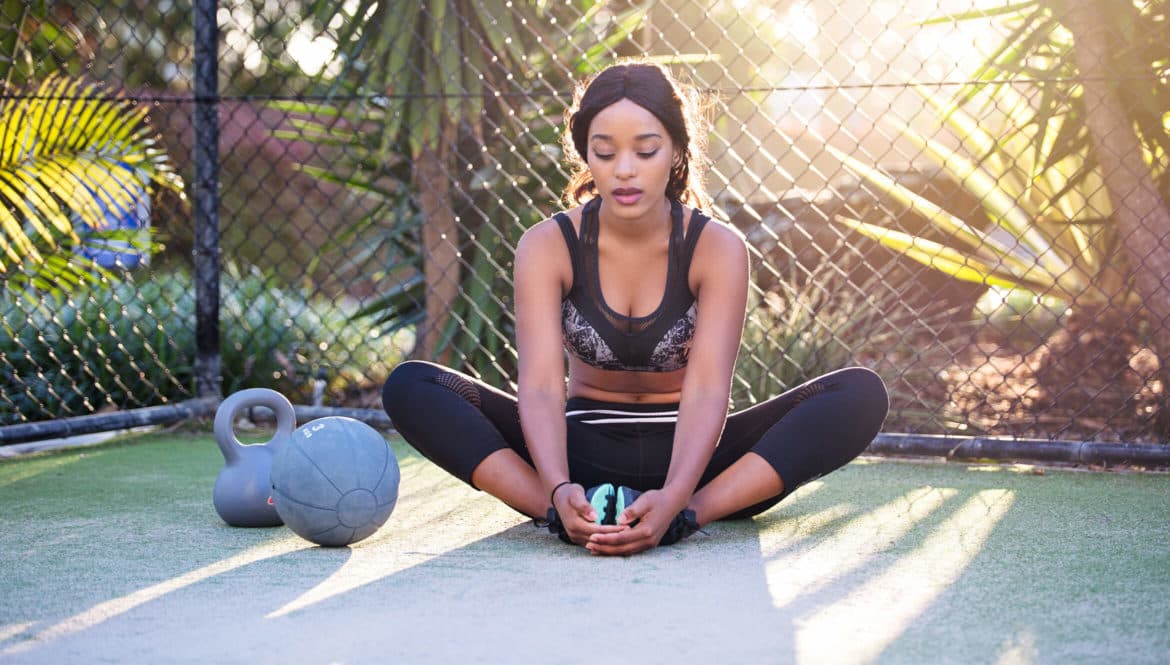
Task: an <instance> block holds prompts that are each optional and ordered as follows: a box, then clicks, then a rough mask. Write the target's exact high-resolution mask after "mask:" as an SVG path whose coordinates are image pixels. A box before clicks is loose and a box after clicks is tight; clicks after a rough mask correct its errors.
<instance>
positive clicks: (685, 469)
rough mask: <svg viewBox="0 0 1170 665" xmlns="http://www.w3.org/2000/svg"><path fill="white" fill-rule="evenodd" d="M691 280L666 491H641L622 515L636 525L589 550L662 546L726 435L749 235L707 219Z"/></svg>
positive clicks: (745, 285)
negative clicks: (686, 352) (692, 305)
mask: <svg viewBox="0 0 1170 665" xmlns="http://www.w3.org/2000/svg"><path fill="white" fill-rule="evenodd" d="M690 277H691V288H692V290H693V291H694V292H695V296H696V299H697V301H698V319H697V321H696V323H695V336H694V340H693V341H692V344H691V351H690V357H689V359H688V362H687V369H686V374H685V376H684V378H683V385H682V395H681V397H680V400H679V416H678V424H677V426H676V428H675V434H674V444H673V449H672V454H671V459H670V467H669V469H668V470H667V474H666V483H665V484H664V485H663V487H662V489H661V490H651V491H648V492H643V493H642V495H641V496H640V497H638V500H637V501H635V502H634V504H633V505H632V506H630V507H629V508H627V509H626V511H625V512H624V513H622V515H621V516H620V517H619V524H629V523H631V522H633V521H635V520H638V525H637V526H636V527H634V528H630V529H627V530H626V531H624V532H621V533H617V534H613V535H604V536H599V537H595V538H594V539H593V542H591V543H590V544H589V547H590V549H591V550H592V551H594V552H596V553H598V554H634V553H636V552H640V551H642V550H645V549H648V548H650V547H653V546H655V545H657V544H658V541H659V540H661V539H662V534H663V533H665V531H666V528H667V527H668V526H669V525H670V522H671V520H673V519H674V518H675V516H676V515H678V513H679V511H681V510H682V509H683V508H685V507H686V505H687V503H688V502H689V501H690V499H691V495H692V494H694V492H695V487H696V486H697V485H698V483H699V478H700V477H701V476H702V474H703V470H704V469H706V467H707V464H708V463H709V462H710V461H711V455H712V453H713V452H714V450H715V446H716V444H717V443H718V441H719V436H720V435H721V434H722V432H723V425H724V423H725V422H726V419H727V406H728V398H729V396H730V394H731V379H732V374H733V373H734V371H735V357H736V354H737V353H738V352H739V344H740V338H741V336H742V335H743V324H744V317H745V316H746V312H747V288H748V255H747V247H746V245H745V244H744V241H743V239H742V238H741V237H740V236H739V234H738V233H737V232H735V231H734V230H733V229H731V228H729V227H727V226H725V225H723V224H718V223H714V222H711V223H708V224H707V227H706V228H705V229H704V230H703V235H701V236H700V240H699V243H698V245H697V247H696V248H695V254H694V258H693V259H692V262H691V274H690Z"/></svg>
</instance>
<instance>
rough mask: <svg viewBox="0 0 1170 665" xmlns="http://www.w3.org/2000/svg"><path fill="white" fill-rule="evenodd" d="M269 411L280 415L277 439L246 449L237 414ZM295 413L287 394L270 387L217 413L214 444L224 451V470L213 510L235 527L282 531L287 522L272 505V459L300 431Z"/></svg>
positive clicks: (244, 393)
mask: <svg viewBox="0 0 1170 665" xmlns="http://www.w3.org/2000/svg"><path fill="white" fill-rule="evenodd" d="M254 406H266V407H268V408H269V409H272V410H273V411H274V412H275V413H276V434H274V435H273V436H272V438H271V439H269V440H268V442H267V443H263V444H252V445H244V444H243V443H240V440H239V439H237V438H236V432H235V427H234V426H235V422H236V414H237V413H239V412H240V411H241V410H243V409H246V408H250V407H254ZM296 424H297V423H296V414H295V413H294V412H293V407H292V404H291V403H290V402H289V401H288V398H286V397H285V396H284V395H281V394H280V393H278V392H276V391H275V390H269V389H268V388H248V389H246V390H241V391H239V392H237V393H233V394H232V395H230V396H229V397H228V398H227V399H225V400H224V401H223V402H222V403H221V404H220V405H219V409H217V410H216V412H215V442H216V443H218V444H219V449H220V450H221V451H222V452H223V458H224V467H223V469H221V470H220V472H219V476H217V477H216V479H215V487H214V488H212V490H211V497H212V503H214V504H215V511H216V512H217V513H219V516H220V517H222V518H223V521H225V522H227V523H228V524H230V525H232V526H280V525H281V524H283V523H284V522H282V521H281V519H280V516H279V515H277V514H276V508H275V507H274V506H273V505H272V482H271V480H270V478H269V473H270V471H271V470H272V457H273V455H275V454H276V451H277V450H278V449H279V448H280V447H281V446H283V445H284V444H285V442H287V441H288V439H289V437H291V436H292V433H293V430H294V429H295V428H296Z"/></svg>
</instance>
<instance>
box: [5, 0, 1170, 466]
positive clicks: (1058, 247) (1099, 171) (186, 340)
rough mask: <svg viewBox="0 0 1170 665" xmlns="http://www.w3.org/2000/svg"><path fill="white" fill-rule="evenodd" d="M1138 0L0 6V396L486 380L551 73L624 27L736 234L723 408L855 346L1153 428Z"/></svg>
mask: <svg viewBox="0 0 1170 665" xmlns="http://www.w3.org/2000/svg"><path fill="white" fill-rule="evenodd" d="M1168 4H1170V3H1167V2H1164V1H1161V0H1132V1H1131V0H1120V1H1118V0H1112V1H1109V0H1073V1H1062V2H1055V1H1049V0H1035V1H1034V2H1023V3H1021V2H1011V3H1009V2H1006V1H1001V2H993V1H991V0H988V1H982V0H864V1H862V0H774V1H771V2H768V1H765V2H755V1H747V0H670V1H664V2H653V1H649V2H633V1H629V0H620V1H611V2H606V3H599V2H593V1H592V0H568V1H566V2H561V3H548V2H536V1H529V0H523V1H522V0H511V1H505V0H430V1H425V0H424V1H421V2H378V1H374V0H351V1H342V0H337V1H336V2H309V1H308V0H284V1H283V2H279V3H278V2H272V1H271V0H219V1H218V2H215V1H213V0H194V1H193V0H170V1H168V2H157V1H154V2H145V1H142V0H106V1H105V2H101V3H95V2H85V1H83V0H78V1H76V2H60V1H58V2H40V3H38V2H27V1H21V0H0V8H2V9H0V11H2V12H3V13H2V14H0V50H2V51H0V70H2V71H4V73H5V76H6V81H7V83H8V87H7V89H6V91H5V93H4V98H3V107H2V110H0V117H2V118H3V122H4V125H3V129H4V133H3V137H4V138H3V141H4V144H3V146H2V147H3V149H4V152H5V159H4V160H3V163H0V180H2V182H0V196H3V197H4V199H5V203H6V207H7V210H8V211H9V212H8V215H7V216H6V217H5V218H4V219H3V220H0V221H2V222H3V224H2V226H0V228H2V229H3V232H2V233H3V235H0V239H2V240H3V242H4V245H3V246H2V247H0V250H2V252H3V254H2V256H0V261H3V264H4V270H5V272H4V273H3V274H4V279H5V282H4V288H3V292H2V293H0V295H2V296H3V305H2V306H3V307H4V326H3V330H2V331H0V345H2V346H3V349H4V356H3V360H2V361H0V377H2V380H3V396H2V397H0V425H12V424H19V423H29V422H35V421H41V420H46V419H61V418H68V417H71V416H80V415H86V414H94V413H101V412H106V411H124V410H129V409H136V408H140V407H149V406H155V405H160V404H173V403H181V402H183V401H184V400H187V399H190V398H194V397H208V396H212V397H214V396H217V395H219V394H227V393H230V392H233V391H235V390H237V389H240V388H244V387H248V386H256V385H262V386H268V387H274V388H276V389H278V390H281V391H282V392H285V393H286V394H288V395H289V396H290V398H292V400H293V401H294V402H296V403H305V404H307V403H313V402H317V403H325V404H331V405H338V406H350V407H373V408H376V407H377V406H378V389H379V387H380V383H381V381H382V380H383V379H384V378H385V376H386V375H387V373H388V372H389V370H390V369H391V368H392V367H393V366H394V365H395V363H397V362H398V361H399V360H401V359H402V358H404V357H408V356H411V355H413V356H416V357H427V358H433V359H438V360H441V361H443V362H446V363H450V364H453V365H455V366H457V367H459V368H461V369H463V370H464V371H467V372H469V373H471V374H474V375H477V376H481V377H483V378H484V379H486V380H488V381H491V382H494V383H496V384H498V385H501V386H503V387H505V388H507V387H509V386H511V385H512V382H513V381H514V378H515V351H514V347H513V346H512V339H513V319H512V314H511V290H512V289H511V261H512V252H513V249H514V247H515V243H516V241H517V239H518V238H519V236H520V234H521V233H522V232H523V231H524V229H526V228H527V227H529V226H530V225H532V224H534V223H535V222H537V221H539V220H540V219H542V218H545V217H547V216H549V215H550V214H551V213H553V212H555V211H556V210H557V209H558V206H559V204H558V198H559V194H560V190H561V188H562V187H563V185H564V183H565V182H566V180H567V177H568V174H567V173H566V171H565V166H564V163H563V159H562V154H561V145H560V141H559V132H560V131H561V129H562V127H563V113H564V110H565V107H566V105H567V104H568V103H569V102H570V101H571V97H572V90H573V82H574V81H575V80H578V79H579V78H580V77H582V76H584V75H586V74H588V72H590V71H594V70H596V69H599V68H601V67H603V66H605V65H606V64H609V63H610V62H613V61H614V60H615V59H617V58H621V57H633V56H648V57H651V58H655V59H658V60H660V61H663V62H666V63H668V64H669V66H670V67H671V69H672V70H673V71H675V72H676V73H677V74H679V75H680V77H681V78H683V79H684V80H686V81H689V82H690V83H691V84H693V85H694V86H696V87H697V88H699V89H700V90H701V91H702V92H703V93H704V95H705V98H706V100H707V105H708V107H709V117H710V120H711V123H712V130H711V133H710V137H709V140H708V143H709V146H708V147H709V156H710V161H711V165H710V166H711V168H710V169H709V171H708V174H707V185H708V190H709V191H710V192H712V194H713V195H714V198H715V205H714V210H713V211H712V212H713V213H714V214H715V215H716V216H718V217H721V218H723V219H725V220H728V221H730V222H731V223H732V224H734V225H735V226H737V227H738V228H740V229H741V230H742V231H743V233H744V235H745V236H746V237H747V238H748V240H749V241H750V245H751V248H752V252H753V291H752V302H751V310H750V312H749V316H748V323H747V329H746V331H745V335H744V344H743V347H742V349H741V353H740V358H739V366H738V368H737V373H736V379H735V385H734V390H733V398H734V400H735V401H736V403H737V404H739V405H743V404H748V403H751V402H754V401H757V400H760V399H762V398H766V397H767V396H769V395H770V394H773V393H775V392H777V391H779V390H782V389H784V388H785V387H789V386H792V385H795V384H796V383H797V382H799V381H802V380H804V379H806V378H809V377H811V376H814V375H816V374H819V373H821V372H824V371H828V370H831V369H835V368H837V367H840V366H843V365H847V364H863V365H866V366H869V367H871V368H873V369H875V370H876V371H878V372H879V373H880V374H881V375H882V376H883V378H884V379H885V380H886V382H887V385H888V386H889V388H890V390H891V396H892V407H893V408H892V411H891V414H890V418H889V419H888V421H887V423H886V426H885V431H887V432H909V433H922V434H959V435H968V436H971V435H981V436H983V435H1005V436H1011V437H1018V438H1040V439H1052V438H1055V439H1073V440H1084V441H1129V442H1162V443H1165V442H1166V441H1167V440H1168V437H1167V433H1166V432H1167V427H1166V420H1167V409H1166V407H1165V399H1166V393H1165V375H1166V372H1167V370H1166V367H1165V365H1166V363H1165V361H1164V360H1160V358H1159V353H1158V350H1159V349H1161V350H1162V356H1161V358H1165V355H1166V352H1167V350H1168V349H1170V344H1168V341H1167V333H1166V330H1167V315H1168V314H1170V305H1168V303H1170V284H1168V283H1166V282H1165V281H1164V280H1165V275H1166V274H1167V272H1168V271H1167V268H1168V266H1167V264H1168V263H1170V251H1168V250H1170V240H1168V239H1167V234H1168V233H1170V212H1168V211H1167V210H1168V207H1170V168H1168V167H1170V80H1168V78H1167V77H1168V76H1170V71H1168V70H1167V69H1166V67H1167V65H1166V63H1167V62H1170V45H1168V44H1170V42H1167V40H1165V38H1164V37H1165V34H1164V33H1165V26H1166V24H1167V11H1168V7H1167V5H1168ZM199 17H202V19H201V20H200V18H199ZM200 40H202V41H200ZM213 43H214V44H216V45H217V46H216V47H215V48H213V47H212V44H213ZM200 49H203V51H202V52H203V54H204V57H203V58H202V59H200V58H199V57H197V55H198V52H199V51H200ZM210 54H216V57H215V58H214V59H213V58H211V57H210ZM199 63H205V64H206V65H207V66H205V67H204V68H203V70H202V71H201V70H200V64H199ZM46 82H50V83H51V85H50V83H46ZM92 84H100V85H101V87H100V88H90V87H85V86H90V85H92ZM70 85H75V86H81V87H68V86H70ZM82 100H88V101H90V102H93V103H95V104H97V103H104V104H107V105H113V106H114V107H115V111H116V113H115V114H114V115H116V116H117V115H119V114H120V115H121V116H122V117H123V119H124V123H123V124H125V125H127V126H138V125H136V124H135V123H136V122H137V120H136V119H133V118H131V119H129V120H125V118H128V117H129V116H131V115H133V114H134V113H135V112H136V111H145V112H146V113H147V114H148V116H149V128H150V130H149V132H148V134H147V136H148V137H151V138H148V139H143V141H144V145H137V144H133V142H132V141H129V140H128V139H125V134H126V132H123V133H117V132H114V133H113V134H110V135H109V136H107V134H103V133H102V132H101V131H99V130H102V129H103V127H100V126H97V125H96V124H95V123H91V122H89V121H88V118H89V116H88V115H86V113H90V112H91V111H87V110H86V109H85V108H80V107H82V106H84V105H82V104H80V102H81V101H82ZM201 119H202V120H201ZM110 122H111V123H114V121H113V120H111V121H110ZM54 123H62V125H63V126H73V127H80V128H81V129H80V130H78V131H76V132H74V134H70V136H75V138H74V139H71V140H68V141H66V140H58V141H57V142H56V143H53V149H52V150H50V149H47V148H46V149H45V150H42V151H39V152H38V150H37V149H35V147H33V146H32V144H36V143H37V141H38V140H40V141H42V142H45V143H49V141H48V139H45V138H40V139H34V140H32V141H31V142H30V141H26V142H25V143H22V142H21V140H22V139H20V138H19V137H21V136H24V137H26V138H27V137H28V136H31V135H32V134H33V133H36V132H42V130H43V132H49V133H48V134H43V133H38V134H36V135H37V136H38V137H42V136H50V135H55V133H66V130H65V129H62V128H58V129H54V127H56V125H54ZM87 123H88V124H87ZM114 126H121V125H117V124H116V123H115V125H114ZM34 129H35V131H34ZM127 131H129V130H127ZM216 137H218V138H216ZM151 139H153V140H154V143H151ZM128 143H129V144H132V145H131V147H127V144H128ZM38 145H39V144H38ZM152 150H153V152H152ZM118 151H123V152H118ZM142 155H146V157H142ZM71 169H72V170H71ZM28 183H40V187H39V188H38V187H33V186H32V185H30V184H28ZM42 190H43V191H44V192H45V193H44V194H42ZM62 220H65V221H64V222H63V223H62ZM70 229H73V231H75V232H76V234H77V237H70V234H69V230H70ZM143 229H150V230H151V233H150V234H143ZM144 238H146V239H148V240H149V241H147V240H144ZM70 266H72V268H70ZM107 268H108V269H107Z"/></svg>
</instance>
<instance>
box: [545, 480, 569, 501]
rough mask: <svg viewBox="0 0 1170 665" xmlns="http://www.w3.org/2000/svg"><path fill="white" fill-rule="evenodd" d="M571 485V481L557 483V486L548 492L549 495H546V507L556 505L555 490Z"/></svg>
mask: <svg viewBox="0 0 1170 665" xmlns="http://www.w3.org/2000/svg"><path fill="white" fill-rule="evenodd" d="M572 484H573V481H571V480H566V481H563V482H560V483H557V486H556V487H554V488H552V491H551V492H549V494H548V505H550V506H555V505H557V502H556V498H557V490H559V489H560V488H562V487H564V486H565V485H572Z"/></svg>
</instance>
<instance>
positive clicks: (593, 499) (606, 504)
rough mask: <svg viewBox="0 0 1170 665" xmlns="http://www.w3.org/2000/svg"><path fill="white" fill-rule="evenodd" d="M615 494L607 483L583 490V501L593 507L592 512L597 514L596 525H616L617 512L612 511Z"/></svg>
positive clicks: (611, 486)
mask: <svg viewBox="0 0 1170 665" xmlns="http://www.w3.org/2000/svg"><path fill="white" fill-rule="evenodd" d="M623 489H624V488H623ZM616 493H617V490H615V489H614V487H613V485H611V484H609V483H604V484H601V485H598V486H597V487H592V488H590V489H587V490H585V499H586V500H588V501H589V505H591V506H593V510H594V511H595V512H596V513H597V519H596V520H595V521H596V522H597V523H598V524H617V516H618V512H615V511H614V502H615V501H616V499H617V497H616Z"/></svg>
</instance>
